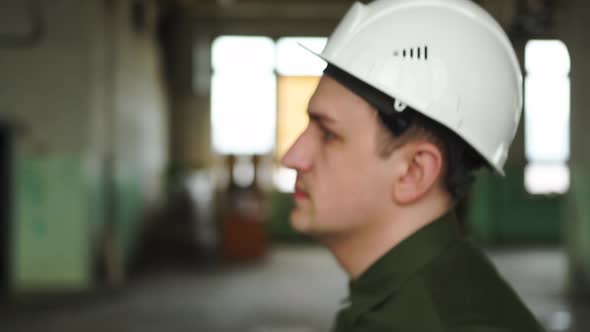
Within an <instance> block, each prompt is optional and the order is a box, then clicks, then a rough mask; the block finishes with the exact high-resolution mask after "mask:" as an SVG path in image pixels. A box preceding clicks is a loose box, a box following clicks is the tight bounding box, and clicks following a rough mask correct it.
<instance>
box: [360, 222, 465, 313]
mask: <svg viewBox="0 0 590 332" xmlns="http://www.w3.org/2000/svg"><path fill="white" fill-rule="evenodd" d="M460 237H461V235H460V232H459V228H458V223H457V220H456V218H455V214H454V212H449V213H447V214H446V215H444V216H442V217H440V218H438V219H437V220H435V221H433V222H431V223H430V224H428V225H426V226H424V227H423V228H421V229H420V230H418V231H417V232H415V233H414V234H412V235H411V236H410V237H408V238H406V239H405V240H403V241H402V242H400V243H399V244H398V245H396V246H395V247H394V248H392V249H391V250H390V251H389V252H387V253H386V254H385V255H383V256H382V257H381V258H379V259H378V260H377V261H376V262H375V263H373V265H371V266H370V267H369V268H368V269H367V270H366V271H365V272H364V273H363V274H361V276H360V277H359V278H358V279H356V280H353V281H351V282H350V283H349V289H350V298H349V301H350V303H351V307H350V309H352V311H353V312H357V313H358V314H359V315H360V314H362V313H364V312H366V311H368V310H370V309H371V308H372V307H373V306H375V305H378V304H379V303H381V302H382V301H384V300H385V299H386V298H387V297H389V296H391V295H392V293H395V292H396V291H397V290H398V289H399V288H400V287H401V286H402V285H403V284H404V282H405V281H407V280H408V279H410V278H411V277H412V276H414V275H416V274H418V273H420V270H421V269H422V268H424V267H425V266H426V265H428V264H429V263H430V262H431V261H433V260H434V259H435V258H436V257H438V256H439V255H440V254H441V253H442V252H443V251H445V249H447V248H449V247H450V246H452V245H453V244H455V243H457V240H459V239H460Z"/></svg>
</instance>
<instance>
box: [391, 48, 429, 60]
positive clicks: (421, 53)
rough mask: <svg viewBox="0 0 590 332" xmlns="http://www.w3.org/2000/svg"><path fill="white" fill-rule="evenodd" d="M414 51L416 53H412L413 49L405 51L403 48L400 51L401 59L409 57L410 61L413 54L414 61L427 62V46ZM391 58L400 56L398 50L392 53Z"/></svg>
mask: <svg viewBox="0 0 590 332" xmlns="http://www.w3.org/2000/svg"><path fill="white" fill-rule="evenodd" d="M415 50H416V51H415V52H414V48H410V49H405V48H404V49H403V50H402V51H401V56H402V58H407V57H409V58H410V59H414V53H415V55H416V59H420V60H422V59H424V60H428V46H424V47H416V48H415ZM393 56H394V57H399V56H400V51H398V50H395V51H393Z"/></svg>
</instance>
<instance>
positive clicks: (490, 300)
mask: <svg viewBox="0 0 590 332" xmlns="http://www.w3.org/2000/svg"><path fill="white" fill-rule="evenodd" d="M359 327H362V329H361V330H362V331H396V332H398V331H399V332H413V331H416V332H418V331H430V332H449V331H452V332H517V331H518V332H541V331H542V328H541V327H540V325H539V324H538V323H537V321H536V319H535V318H534V316H533V315H532V314H531V313H530V311H529V310H528V309H527V308H526V306H525V305H524V304H523V303H522V301H521V300H520V299H519V297H518V295H517V294H516V293H515V292H514V291H513V290H512V289H511V288H510V286H509V285H508V284H507V283H506V282H505V281H504V280H503V279H502V278H501V277H500V275H499V274H498V272H497V271H496V269H495V268H494V266H493V264H491V262H490V261H489V260H488V259H487V258H486V256H485V255H484V254H483V253H482V252H481V251H480V250H478V249H477V248H476V247H475V246H473V245H472V244H470V243H467V242H463V241H462V242H461V243H458V244H457V245H455V246H453V247H451V248H449V249H448V250H446V251H445V252H443V253H442V254H441V255H440V256H439V257H437V258H436V259H435V260H434V261H432V262H431V263H430V264H428V265H427V266H425V267H424V268H423V269H422V270H421V271H420V272H419V273H417V274H416V275H414V276H412V277H411V278H410V279H408V280H407V281H406V282H405V283H404V285H403V286H402V287H400V288H399V289H398V290H396V291H394V292H392V293H391V294H389V295H388V296H387V297H385V298H384V299H383V300H382V301H381V302H380V303H377V304H376V305H374V306H373V307H372V308H371V309H370V310H369V311H368V312H367V313H365V314H363V315H362V316H361V317H360V318H359Z"/></svg>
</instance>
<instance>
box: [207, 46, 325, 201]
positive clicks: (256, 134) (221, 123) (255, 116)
mask: <svg viewBox="0 0 590 332" xmlns="http://www.w3.org/2000/svg"><path fill="white" fill-rule="evenodd" d="M326 40H327V39H326V38H316V37H285V38H280V39H279V40H277V41H276V42H275V41H273V40H272V39H270V38H268V37H261V36H243V37H238V36H221V37H218V38H217V39H215V41H214V42H213V46H212V65H213V76H212V82H211V125H212V138H213V139H212V141H213V147H214V150H215V151H216V152H217V153H220V154H237V155H252V154H271V153H272V152H274V156H275V164H276V165H277V167H276V170H275V172H274V175H273V179H274V183H275V187H276V188H277V189H278V190H280V191H286V192H290V191H293V188H294V184H295V176H296V175H295V172H294V171H293V170H289V169H286V168H282V167H280V160H281V158H282V156H283V155H284V154H285V152H286V151H287V150H288V148H289V147H290V146H291V144H293V142H294V141H295V139H296V138H297V137H298V136H299V134H301V132H302V131H303V130H304V129H305V127H306V126H307V121H308V120H307V114H306V113H307V112H306V110H307V103H308V102H309V98H310V97H311V95H312V93H313V91H314V90H315V87H316V86H317V83H318V81H319V78H320V76H321V75H322V71H323V69H324V67H325V63H324V62H323V61H322V60H320V59H318V58H317V57H315V56H314V55H312V54H311V53H310V52H308V51H307V50H305V49H304V48H303V47H301V45H305V47H308V48H309V49H311V50H313V51H314V52H318V53H319V52H321V50H322V49H323V48H324V46H325V44H326ZM299 44H301V45H299Z"/></svg>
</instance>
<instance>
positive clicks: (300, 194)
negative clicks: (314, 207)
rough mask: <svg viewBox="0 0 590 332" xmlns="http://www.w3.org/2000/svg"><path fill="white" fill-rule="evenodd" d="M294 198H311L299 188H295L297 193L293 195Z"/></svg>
mask: <svg viewBox="0 0 590 332" xmlns="http://www.w3.org/2000/svg"><path fill="white" fill-rule="evenodd" d="M293 196H294V197H295V199H306V198H309V194H308V193H307V192H305V191H303V190H302V189H301V188H299V187H295V192H294V193H293Z"/></svg>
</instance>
